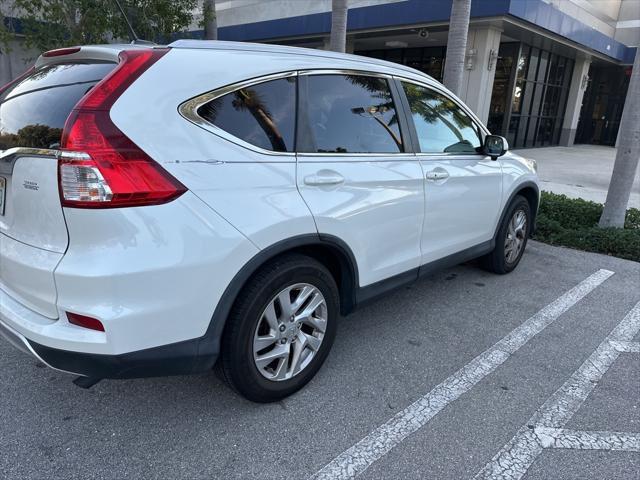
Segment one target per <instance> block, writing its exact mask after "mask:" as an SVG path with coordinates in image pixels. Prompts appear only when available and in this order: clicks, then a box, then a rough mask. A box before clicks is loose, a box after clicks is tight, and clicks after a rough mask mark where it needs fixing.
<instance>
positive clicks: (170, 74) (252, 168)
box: [111, 49, 366, 249]
mask: <svg viewBox="0 0 640 480" xmlns="http://www.w3.org/2000/svg"><path fill="white" fill-rule="evenodd" d="M309 68H359V69H363V68H366V67H363V65H362V64H361V63H360V62H357V61H350V60H344V61H343V60H335V59H330V60H327V59H321V58H319V57H313V56H304V55H288V54H268V55H267V54H264V53H256V52H249V51H220V50H206V49H172V50H171V51H170V52H169V53H168V54H167V55H165V56H164V57H163V58H162V59H161V60H160V61H158V62H157V63H156V64H155V65H153V66H152V67H151V68H150V69H149V70H148V71H147V72H145V74H144V75H143V76H142V77H141V78H140V79H138V80H137V81H136V82H135V83H134V84H133V85H132V86H131V87H130V88H129V89H128V90H127V91H126V92H125V93H124V94H123V95H122V96H121V97H120V99H119V100H118V102H117V103H116V104H115V105H114V107H113V109H112V111H111V117H112V119H113V121H114V123H115V124H116V125H117V126H118V127H119V128H120V129H122V130H123V131H124V132H125V133H126V135H127V136H129V137H130V138H131V139H132V140H133V141H134V142H135V143H136V144H138V145H139V146H140V147H141V148H142V149H143V150H145V151H146V152H147V153H148V154H149V155H150V156H151V157H152V158H154V159H155V160H156V161H159V162H160V163H161V164H162V166H163V167H164V168H166V169H167V170H168V171H169V172H170V173H171V174H172V175H174V176H175V177H176V178H178V179H179V180H180V181H181V182H183V183H184V184H185V185H186V186H187V187H188V188H189V189H190V190H191V191H193V192H194V194H196V195H197V196H199V197H200V198H202V200H204V201H205V202H206V203H207V204H208V205H209V206H210V207H211V208H212V209H213V210H215V212H217V213H218V214H220V215H221V216H222V217H224V218H225V219H227V220H228V221H229V222H230V223H231V224H232V225H234V227H236V228H237V229H238V230H239V231H240V232H242V234H243V235H245V236H246V237H247V238H248V239H250V240H251V242H253V243H254V244H255V245H256V246H257V247H258V248H261V249H262V248H265V247H268V246H270V245H272V244H275V243H276V242H278V241H280V240H283V239H286V238H289V237H292V236H295V235H302V234H309V233H316V232H317V229H316V225H315V222H314V220H313V217H312V215H311V213H310V211H309V209H308V207H307V205H306V204H305V203H304V201H303V200H302V198H301V196H300V194H299V192H298V190H297V188H296V159H295V156H293V155H269V154H263V153H259V152H256V151H254V150H251V149H248V148H245V147H243V146H240V145H237V144H235V143H233V142H231V141H228V140H225V139H223V138H221V137H219V136H217V135H215V134H214V133H212V132H210V131H207V130H205V129H203V128H200V127H198V126H197V125H194V124H193V123H191V122H189V121H188V120H186V119H185V118H183V117H182V116H181V115H180V113H179V112H178V107H179V105H180V104H182V103H183V102H185V101H186V100H189V99H190V98H193V97H195V96H197V95H201V94H203V93H205V92H208V91H211V90H215V89H217V88H220V87H222V86H225V85H229V84H233V83H237V82H240V81H243V80H246V79H250V78H256V77H261V76H265V75H269V74H273V73H280V72H288V71H294V70H299V69H309Z"/></svg>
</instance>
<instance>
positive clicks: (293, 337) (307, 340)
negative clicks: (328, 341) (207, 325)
mask: <svg viewBox="0 0 640 480" xmlns="http://www.w3.org/2000/svg"><path fill="white" fill-rule="evenodd" d="M327 316H328V310H327V302H326V300H325V298H324V296H323V295H322V292H321V291H320V290H319V289H318V288H317V287H314V286H313V285H311V284H308V283H297V284H295V285H291V286H288V287H286V288H285V289H283V290H282V291H280V293H278V294H277V295H276V296H275V297H273V298H272V299H271V301H270V302H269V304H268V305H267V307H266V308H265V309H264V311H263V313H262V315H261V316H260V319H259V320H258V325H257V326H256V330H255V333H254V337H253V359H254V362H255V366H256V368H257V369H258V371H259V372H260V374H261V375H262V376H263V377H265V378H267V379H269V380H273V381H282V380H288V379H290V378H293V377H294V376H296V375H298V374H299V373H300V372H302V371H303V370H304V369H305V368H306V367H307V366H308V365H309V363H311V361H312V360H313V358H314V357H315V355H316V354H317V352H318V350H319V349H320V345H321V344H322V340H323V338H324V335H325V331H326V326H327Z"/></svg>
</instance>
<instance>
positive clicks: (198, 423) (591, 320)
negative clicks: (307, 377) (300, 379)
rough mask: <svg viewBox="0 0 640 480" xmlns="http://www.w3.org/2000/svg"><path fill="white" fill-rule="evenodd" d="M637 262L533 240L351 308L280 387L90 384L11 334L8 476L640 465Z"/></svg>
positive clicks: (3, 459) (413, 472)
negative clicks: (53, 366) (482, 263)
mask: <svg viewBox="0 0 640 480" xmlns="http://www.w3.org/2000/svg"><path fill="white" fill-rule="evenodd" d="M639 330H640V264H638V263H635V262H630V261H624V260H620V259H616V258H611V257H607V256H603V255H597V254H589V253H584V252H577V251H573V250H568V249H562V248H555V247H550V246H546V245H543V244H539V243H535V242H531V243H530V244H529V246H528V247H527V252H526V253H525V256H524V258H523V260H522V263H521V265H520V266H519V268H518V269H517V270H516V271H515V272H513V273H512V274H510V275H506V276H496V275H492V274H489V273H486V272H484V271H482V270H480V269H478V268H476V267H475V266H474V265H472V264H467V265H461V266H458V267H455V268H452V269H449V270H445V271H443V272H441V273H438V274H436V275H434V276H432V277H429V278H427V279H424V280H422V281H420V282H419V283H416V284H414V285H412V286H411V287H408V288H405V289H402V290H399V291H397V292H395V293H394V294H391V295H390V296H387V297H385V298H384V299H382V300H380V301H378V302H376V303H373V304H371V305H369V306H368V307H366V308H363V309H362V310H360V311H358V312H357V313H355V314H353V315H351V316H349V317H347V318H345V319H343V320H342V322H341V325H340V328H339V331H338V337H337V339H336V343H335V345H334V348H333V351H332V353H331V355H330V356H329V359H328V360H327V363H326V364H325V366H324V368H323V369H322V370H321V371H320V373H319V374H318V376H317V377H316V378H315V379H314V380H313V381H312V382H311V383H310V384H309V385H308V386H307V387H306V388H305V389H304V390H302V391H301V392H299V393H298V394H296V395H294V396H292V397H290V398H288V399H286V400H284V401H282V402H279V403H276V404H271V405H258V404H253V403H249V402H247V401H245V400H243V399H242V398H240V397H238V396H237V395H235V394H234V393H232V392H231V391H230V390H229V389H228V388H227V387H226V386H224V384H223V383H222V382H221V381H220V380H219V379H218V378H217V377H216V375H215V374H214V373H211V374H207V375H199V376H190V377H173V378H158V379H145V380H131V381H103V382H101V383H99V384H98V385H96V386H95V387H93V388H92V389H91V390H82V389H79V388H77V387H75V386H74V385H73V384H72V383H71V378H70V377H68V376H67V375H65V374H62V373H58V372H55V371H51V370H48V369H46V368H43V367H41V366H40V365H38V364H37V362H36V361H35V360H32V359H31V358H29V357H27V356H26V355H24V354H22V353H21V352H18V351H14V349H13V348H12V347H11V346H10V345H9V344H8V343H6V342H0V438H1V441H0V477H1V478H7V479H9V478H10V479H14V478H15V479H28V478H82V479H85V478H106V479H108V478H114V479H115V478H118V479H121V478H135V479H138V478H189V479H190V478H269V479H271V478H282V479H285V478H286V479H290V478H301V479H304V478H309V477H315V478H318V479H319V478H353V477H355V476H359V477H360V478H364V479H378V478H407V479H413V478H452V479H458V478H474V477H475V478H505V479H512V478H531V479H533V478H541V479H542V478H554V479H569V478H571V479H573V478H575V479H578V478H580V479H592V478H593V479H596V478H597V479H600V478H616V479H626V478H629V479H632V478H633V479H637V478H638V476H637V475H638V472H639V471H640V406H639V405H640V348H639V347H640V343H639V342H640V334H639Z"/></svg>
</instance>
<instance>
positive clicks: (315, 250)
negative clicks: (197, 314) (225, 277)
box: [195, 234, 359, 371]
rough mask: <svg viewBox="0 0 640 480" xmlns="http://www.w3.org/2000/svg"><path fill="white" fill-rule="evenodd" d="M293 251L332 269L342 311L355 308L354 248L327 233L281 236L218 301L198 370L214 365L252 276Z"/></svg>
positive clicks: (201, 348)
mask: <svg viewBox="0 0 640 480" xmlns="http://www.w3.org/2000/svg"><path fill="white" fill-rule="evenodd" d="M293 252H296V253H301V254H303V255H307V256H309V257H311V258H314V259H316V260H317V261H319V262H320V263H322V264H323V265H324V266H325V267H327V269H328V270H329V271H330V272H331V274H332V275H333V277H334V279H335V280H336V283H337V285H338V290H339V294H340V311H341V313H342V314H343V315H345V314H347V313H349V312H350V311H352V310H353V309H354V308H355V304H356V291H357V289H358V285H359V282H358V266H357V263H356V260H355V256H354V255H353V252H352V251H351V249H350V248H349V246H348V245H347V244H346V243H345V242H344V241H342V240H341V239H339V238H337V237H334V236H333V235H325V234H308V235H298V236H295V237H292V238H289V239H286V240H282V241H280V242H277V243H275V244H273V245H270V246H269V247H266V248H264V249H262V250H260V252H258V253H257V254H256V255H255V256H254V257H253V258H252V259H251V260H249V261H248V262H247V263H246V264H245V265H244V266H243V267H242V268H241V269H240V270H239V271H238V273H236V275H235V276H234V277H233V279H232V280H231V282H230V283H229V285H228V286H227V288H226V289H225V291H224V293H223V294H222V297H221V298H220V301H219V302H218V304H217V305H216V308H215V311H214V313H213V316H212V318H211V322H210V323H209V327H208V329H207V331H206V333H205V334H204V336H203V337H202V338H201V339H200V342H199V347H198V361H197V367H196V368H195V370H197V371H205V370H207V369H209V368H211V367H213V363H214V362H215V360H216V358H217V356H218V354H219V352H220V341H221V338H222V335H223V332H224V328H225V325H226V322H227V318H228V317H229V313H230V312H231V309H232V308H233V306H234V304H235V303H236V301H237V299H238V295H239V294H240V292H241V291H242V289H243V287H244V286H245V285H246V283H247V282H248V281H249V279H250V278H251V277H252V276H253V275H254V274H255V273H256V272H257V271H258V270H259V269H260V268H261V267H262V266H263V265H265V264H266V263H267V262H270V261H271V260H273V259H275V258H277V257H279V256H281V255H284V254H287V253H293Z"/></svg>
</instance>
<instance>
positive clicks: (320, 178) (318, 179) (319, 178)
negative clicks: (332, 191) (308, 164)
mask: <svg viewBox="0 0 640 480" xmlns="http://www.w3.org/2000/svg"><path fill="white" fill-rule="evenodd" d="M343 182H344V177H343V176H342V175H340V174H339V173H337V172H331V173H315V174H313V175H307V176H306V177H304V183H305V185H339V184H341V183H343Z"/></svg>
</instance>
